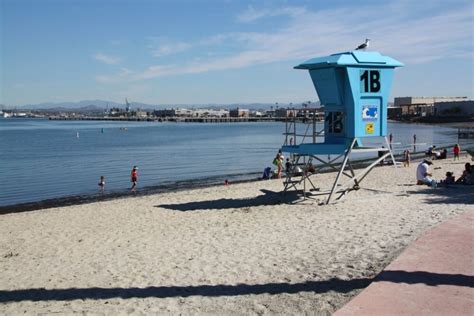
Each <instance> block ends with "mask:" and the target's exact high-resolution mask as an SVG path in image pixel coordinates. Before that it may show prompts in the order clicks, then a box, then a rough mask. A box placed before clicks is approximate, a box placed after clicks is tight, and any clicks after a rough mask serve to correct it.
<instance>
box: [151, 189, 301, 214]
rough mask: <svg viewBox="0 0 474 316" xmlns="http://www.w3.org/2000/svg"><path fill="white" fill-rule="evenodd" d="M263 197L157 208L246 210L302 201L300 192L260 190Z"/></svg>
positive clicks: (175, 209)
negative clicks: (247, 208)
mask: <svg viewBox="0 0 474 316" xmlns="http://www.w3.org/2000/svg"><path fill="white" fill-rule="evenodd" d="M260 191H261V192H262V193H263V195H259V196H257V197H254V198H247V199H217V200H210V201H199V202H188V203H180V204H160V205H155V207H161V208H166V209H169V210H173V211H182V212H186V211H198V210H212V209H214V210H215V209H219V210H221V209H229V208H246V207H253V206H260V205H277V204H282V203H286V204H291V203H294V202H295V201H297V200H300V199H301V196H300V195H298V194H301V192H299V191H289V192H286V193H283V192H273V191H269V190H263V189H262V190H260Z"/></svg>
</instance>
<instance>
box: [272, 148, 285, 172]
mask: <svg viewBox="0 0 474 316" xmlns="http://www.w3.org/2000/svg"><path fill="white" fill-rule="evenodd" d="M283 161H285V157H284V156H283V154H282V152H281V149H280V150H278V153H277V155H276V157H275V159H273V164H274V165H275V166H276V167H277V177H278V179H281V169H282V168H283Z"/></svg>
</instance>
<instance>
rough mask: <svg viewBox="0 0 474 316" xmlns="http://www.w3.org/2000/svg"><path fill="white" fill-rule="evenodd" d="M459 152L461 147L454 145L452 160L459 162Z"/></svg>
mask: <svg viewBox="0 0 474 316" xmlns="http://www.w3.org/2000/svg"><path fill="white" fill-rule="evenodd" d="M460 152H461V147H460V146H459V144H456V145H454V148H453V154H454V160H456V158H457V160H459V153H460Z"/></svg>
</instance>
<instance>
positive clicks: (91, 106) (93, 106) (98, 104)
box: [4, 100, 319, 111]
mask: <svg viewBox="0 0 474 316" xmlns="http://www.w3.org/2000/svg"><path fill="white" fill-rule="evenodd" d="M130 106H131V108H132V109H134V110H136V109H144V110H158V109H170V108H188V109H189V108H206V109H233V108H237V107H240V108H246V109H251V110H269V109H271V108H273V109H275V108H276V107H277V106H278V107H280V108H286V107H297V108H298V107H301V103H293V104H291V105H290V104H285V103H279V104H274V103H246V104H243V103H241V104H237V103H235V104H146V103H140V102H130ZM315 106H316V107H319V101H317V102H313V103H312V104H311V107H315ZM4 107H5V108H6V106H4ZM112 107H115V108H125V103H117V102H114V101H104V100H83V101H79V102H45V103H38V104H25V105H22V106H18V107H16V108H17V109H22V110H40V109H41V110H56V111H70V110H81V111H96V110H104V109H106V108H109V109H110V108H112ZM10 108H11V107H10Z"/></svg>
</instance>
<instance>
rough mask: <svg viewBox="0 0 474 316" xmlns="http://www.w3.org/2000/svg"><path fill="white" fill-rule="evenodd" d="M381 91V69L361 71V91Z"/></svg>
mask: <svg viewBox="0 0 474 316" xmlns="http://www.w3.org/2000/svg"><path fill="white" fill-rule="evenodd" d="M379 91H380V71H378V70H361V71H360V92H364V93H377V92H379Z"/></svg>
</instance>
